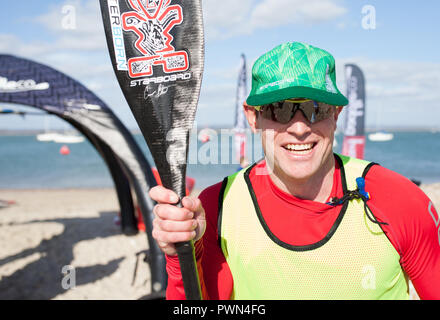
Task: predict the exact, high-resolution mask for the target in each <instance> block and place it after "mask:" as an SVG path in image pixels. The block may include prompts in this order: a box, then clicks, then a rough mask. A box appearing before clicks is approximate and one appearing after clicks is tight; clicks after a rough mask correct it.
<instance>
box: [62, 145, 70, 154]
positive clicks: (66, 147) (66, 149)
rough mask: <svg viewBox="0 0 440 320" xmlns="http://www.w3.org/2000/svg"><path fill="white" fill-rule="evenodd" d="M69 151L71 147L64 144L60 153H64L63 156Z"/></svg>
mask: <svg viewBox="0 0 440 320" xmlns="http://www.w3.org/2000/svg"><path fill="white" fill-rule="evenodd" d="M69 153H70V149H69V147H68V146H66V145H63V146H62V147H61V148H60V154H62V155H63V156H67V155H68V154H69Z"/></svg>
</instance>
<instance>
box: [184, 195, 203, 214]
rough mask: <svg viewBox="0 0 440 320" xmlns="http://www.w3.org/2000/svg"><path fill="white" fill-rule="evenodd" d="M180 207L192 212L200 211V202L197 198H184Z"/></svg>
mask: <svg viewBox="0 0 440 320" xmlns="http://www.w3.org/2000/svg"><path fill="white" fill-rule="evenodd" d="M182 206H183V207H184V208H186V209H188V210H189V211H192V212H200V211H202V210H203V209H202V202H201V201H200V199H198V198H191V197H184V198H183V199H182Z"/></svg>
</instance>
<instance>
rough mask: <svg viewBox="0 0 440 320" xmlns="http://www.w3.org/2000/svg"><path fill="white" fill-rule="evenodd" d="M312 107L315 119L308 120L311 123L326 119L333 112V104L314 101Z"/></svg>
mask: <svg viewBox="0 0 440 320" xmlns="http://www.w3.org/2000/svg"><path fill="white" fill-rule="evenodd" d="M314 108H315V112H314V114H315V120H314V121H310V120H309V121H310V122H312V123H313V122H318V121H322V120H325V119H328V118H330V116H331V115H332V114H333V106H332V105H329V104H326V103H322V102H316V103H315V106H314Z"/></svg>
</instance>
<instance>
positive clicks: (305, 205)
mask: <svg viewBox="0 0 440 320" xmlns="http://www.w3.org/2000/svg"><path fill="white" fill-rule="evenodd" d="M347 103H348V101H347V99H346V98H345V97H344V96H343V95H342V94H341V93H340V92H339V90H338V89H337V86H336V75H335V61H334V58H333V57H332V55H331V54H329V53H328V52H326V51H325V50H322V49H319V48H316V47H313V46H310V45H307V44H304V43H299V42H293V43H285V44H282V45H280V46H277V47H276V48H274V49H272V50H271V51H269V52H268V53H266V54H264V55H263V56H261V57H260V58H259V59H258V60H257V61H256V62H255V64H254V66H253V69H252V90H251V93H250V95H249V97H248V99H247V101H246V103H245V104H244V112H245V114H246V117H247V120H248V122H249V125H250V127H251V128H252V130H253V131H254V132H257V131H259V132H261V137H262V146H263V149H264V153H265V157H264V159H263V160H261V161H259V162H257V163H255V164H253V165H251V166H249V167H248V168H245V169H243V170H241V171H239V172H237V173H235V174H233V175H231V176H229V177H227V178H225V179H224V180H223V182H221V183H218V184H216V185H213V186H211V187H209V188H207V189H205V190H204V191H203V192H202V193H201V194H200V196H199V198H191V197H185V198H183V199H182V205H183V207H182V208H178V207H176V206H173V205H172V204H175V203H177V202H178V198H177V195H176V194H174V193H173V192H172V191H170V190H166V189H164V188H163V187H161V186H158V187H155V188H153V189H151V190H150V196H151V197H152V198H153V199H154V200H156V201H157V202H158V205H156V206H155V208H154V212H155V215H156V219H155V220H154V223H153V225H154V229H153V237H154V238H155V239H156V240H157V242H158V244H159V246H160V247H161V249H162V250H163V251H164V253H165V254H166V255H167V271H168V275H169V279H168V289H167V298H169V299H184V298H185V295H184V291H183V283H182V278H181V273H180V268H179V262H178V258H177V255H176V249H175V247H174V243H176V242H180V241H188V240H191V239H193V240H195V241H196V243H195V247H196V258H197V263H198V269H199V274H200V280H201V287H202V291H203V297H204V298H205V299H407V298H408V276H409V278H411V280H412V282H413V284H414V286H415V288H416V290H417V292H418V293H419V295H420V297H421V298H422V299H438V298H440V272H439V270H440V244H439V242H438V236H437V228H436V219H435V218H434V219H433V217H438V215H437V213H436V212H435V209H434V208H433V205H432V203H431V201H430V200H429V199H428V197H427V196H426V195H425V194H424V193H423V192H422V191H421V190H420V189H419V188H418V187H417V186H416V185H415V184H413V183H412V182H411V181H410V180H408V179H406V178H405V177H403V176H400V175H399V174H397V173H395V172H393V171H390V170H388V169H386V168H383V167H381V166H379V165H377V164H375V163H372V162H367V161H364V160H358V159H354V158H349V157H345V156H342V155H338V154H335V153H333V150H332V147H333V138H334V132H335V129H336V122H337V119H338V116H339V113H340V111H341V108H342V106H345V105H347Z"/></svg>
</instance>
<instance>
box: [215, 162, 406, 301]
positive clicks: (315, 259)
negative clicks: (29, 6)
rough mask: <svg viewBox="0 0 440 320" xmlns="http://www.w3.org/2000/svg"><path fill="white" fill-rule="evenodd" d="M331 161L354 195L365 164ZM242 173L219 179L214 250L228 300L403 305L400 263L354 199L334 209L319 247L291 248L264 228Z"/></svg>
mask: <svg viewBox="0 0 440 320" xmlns="http://www.w3.org/2000/svg"><path fill="white" fill-rule="evenodd" d="M338 157H339V159H340V162H341V164H342V165H343V166H341V174H342V179H344V178H345V177H346V178H347V179H346V183H347V189H348V190H355V189H356V182H355V179H356V178H357V177H361V176H362V173H363V171H364V169H365V168H366V166H367V165H368V162H366V161H362V160H357V159H354V158H348V157H344V156H338ZM250 170H251V168H248V169H244V170H241V171H239V172H238V173H236V174H234V175H232V176H230V177H228V178H227V183H226V184H225V188H224V193H223V202H222V205H221V208H220V214H221V216H220V220H219V227H220V235H221V238H220V244H221V248H222V251H223V254H224V256H225V258H226V261H227V263H228V265H229V268H230V269H231V273H232V277H233V294H232V297H231V298H232V299H239V300H248V299H252V300H253V299H266V300H270V299H276V300H282V299H291V300H293V299H304V300H305V299H326V300H327V299H338V300H345V299H363V300H370V299H408V282H407V279H406V277H405V274H404V272H403V270H402V268H401V266H400V264H399V259H400V256H399V254H398V252H397V251H396V250H395V249H394V247H393V246H392V244H391V243H390V241H389V240H388V238H387V237H386V235H385V234H384V233H383V231H382V229H381V228H380V226H379V225H377V224H375V223H373V222H371V221H370V220H369V219H368V218H367V217H366V213H365V211H364V204H363V202H362V200H361V199H354V200H351V201H349V202H347V203H346V204H345V205H343V206H341V212H340V214H339V216H338V218H337V219H336V222H335V224H334V225H333V227H332V228H331V230H330V232H329V234H327V236H326V237H324V238H323V239H322V240H321V241H319V242H318V243H315V244H311V245H308V246H291V245H289V244H286V243H283V242H282V241H281V240H279V239H278V238H276V236H275V235H273V234H272V233H271V232H270V230H269V228H268V227H267V226H266V224H265V222H264V219H263V218H262V215H261V212H259V210H260V209H259V207H258V204H256V203H255V201H257V199H258V195H256V196H255V194H254V191H253V189H252V186H251V182H250V180H249V177H248V175H249V172H250ZM366 188H367V190H368V186H366ZM372 196H373V197H374V195H372Z"/></svg>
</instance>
